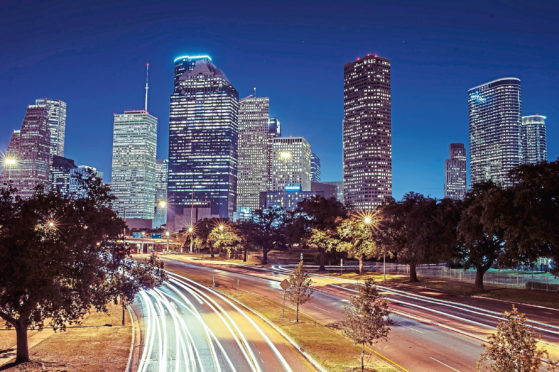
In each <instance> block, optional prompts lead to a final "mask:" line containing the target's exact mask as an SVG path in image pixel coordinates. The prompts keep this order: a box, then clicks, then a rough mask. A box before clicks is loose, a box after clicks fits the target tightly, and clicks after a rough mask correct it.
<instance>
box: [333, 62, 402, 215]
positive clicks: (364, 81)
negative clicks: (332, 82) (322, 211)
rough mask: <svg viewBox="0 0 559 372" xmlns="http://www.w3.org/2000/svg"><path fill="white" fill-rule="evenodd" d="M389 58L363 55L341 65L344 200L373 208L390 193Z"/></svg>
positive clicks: (353, 205)
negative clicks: (342, 76)
mask: <svg viewBox="0 0 559 372" xmlns="http://www.w3.org/2000/svg"><path fill="white" fill-rule="evenodd" d="M391 137H392V129H391V98H390V60H388V59H386V58H381V57H378V56H377V55H374V56H372V55H367V56H366V57H364V58H357V60H356V61H354V62H349V63H346V64H345V65H344V122H343V156H344V166H343V185H344V201H345V203H347V204H348V205H350V206H351V207H353V208H356V209H362V210H363V209H365V210H368V209H374V208H376V207H378V206H380V205H381V204H382V203H383V202H384V201H385V200H387V199H388V198H389V197H391V196H392V143H391Z"/></svg>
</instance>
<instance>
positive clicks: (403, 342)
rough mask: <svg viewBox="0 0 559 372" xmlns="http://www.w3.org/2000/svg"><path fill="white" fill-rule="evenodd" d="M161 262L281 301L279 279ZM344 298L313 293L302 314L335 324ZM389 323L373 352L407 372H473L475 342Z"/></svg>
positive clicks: (425, 326) (427, 327)
mask: <svg viewBox="0 0 559 372" xmlns="http://www.w3.org/2000/svg"><path fill="white" fill-rule="evenodd" d="M164 260H165V267H166V268H167V269H168V270H171V271H174V272H179V273H185V274H188V273H192V274H195V275H202V276H205V277H206V278H207V279H208V280H211V279H212V277H213V276H215V280H216V282H217V283H221V284H227V285H229V286H231V287H235V286H236V285H237V281H238V283H239V285H240V286H241V288H242V287H245V288H246V287H247V286H248V287H250V291H252V292H255V293H257V294H260V295H262V296H266V297H269V298H272V299H274V300H276V301H278V302H281V300H282V294H281V289H280V287H279V281H278V280H279V279H281V276H278V280H272V279H268V278H263V277H260V276H255V275H251V273H250V272H246V273H239V272H233V271H225V270H221V269H216V268H210V267H204V266H201V265H195V264H191V263H185V262H182V261H178V260H169V259H165V258H164ZM348 297H349V294H347V295H343V294H334V293H325V292H322V291H315V293H314V295H313V297H312V298H311V300H310V301H309V302H308V303H307V304H305V305H304V306H303V311H304V312H305V313H306V314H308V315H310V316H312V317H313V318H315V319H318V320H320V321H322V322H325V323H336V322H339V321H340V320H342V310H343V307H344V306H345V305H346V304H347V298H348ZM398 310H402V309H396V311H398ZM392 319H393V320H394V325H393V326H392V331H391V334H390V338H389V340H388V341H387V342H383V343H380V344H377V345H376V346H375V350H377V351H379V352H380V353H382V354H383V355H385V356H386V357H388V358H390V359H392V360H394V361H395V362H397V363H398V364H400V365H402V366H403V367H404V368H406V369H408V370H410V371H445V370H447V371H453V370H454V371H475V370H476V368H475V366H476V362H477V360H478V359H479V355H480V354H481V352H482V348H481V346H480V342H479V341H478V340H475V339H472V338H470V337H466V336H464V335H461V334H459V333H455V332H452V331H449V330H447V329H443V328H440V327H438V326H435V325H433V324H429V323H426V322H422V321H418V320H415V319H410V318H409V317H403V316H400V315H392Z"/></svg>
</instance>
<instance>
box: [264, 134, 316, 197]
mask: <svg viewBox="0 0 559 372" xmlns="http://www.w3.org/2000/svg"><path fill="white" fill-rule="evenodd" d="M271 158H272V164H271V177H270V190H271V191H284V190H285V189H286V187H291V186H293V187H296V188H298V189H299V190H300V191H311V145H310V144H309V143H308V142H307V140H306V139H304V138H302V137H277V138H274V139H273V140H272V149H271Z"/></svg>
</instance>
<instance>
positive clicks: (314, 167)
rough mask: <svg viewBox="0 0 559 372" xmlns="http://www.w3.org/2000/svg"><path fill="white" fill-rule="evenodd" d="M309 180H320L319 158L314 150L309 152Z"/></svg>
mask: <svg viewBox="0 0 559 372" xmlns="http://www.w3.org/2000/svg"><path fill="white" fill-rule="evenodd" d="M311 180H312V181H314V182H320V158H319V157H318V155H316V154H315V153H314V152H313V153H311Z"/></svg>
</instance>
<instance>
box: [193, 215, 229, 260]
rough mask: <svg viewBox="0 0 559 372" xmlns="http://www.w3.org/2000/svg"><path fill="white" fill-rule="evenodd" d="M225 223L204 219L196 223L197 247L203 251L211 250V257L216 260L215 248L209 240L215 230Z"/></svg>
mask: <svg viewBox="0 0 559 372" xmlns="http://www.w3.org/2000/svg"><path fill="white" fill-rule="evenodd" d="M222 222H223V221H222V220H220V219H219V218H215V217H212V218H203V219H201V220H200V221H198V222H197V223H196V226H195V229H194V233H195V234H196V238H195V241H196V245H197V246H198V247H200V248H201V249H205V248H209V250H210V255H211V257H212V258H214V256H215V255H214V246H213V244H212V242H211V240H210V239H208V238H209V236H210V233H211V232H212V230H213V228H214V227H216V226H218V225H219V224H220V223H222Z"/></svg>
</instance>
